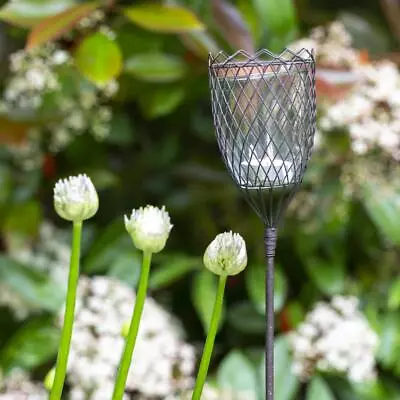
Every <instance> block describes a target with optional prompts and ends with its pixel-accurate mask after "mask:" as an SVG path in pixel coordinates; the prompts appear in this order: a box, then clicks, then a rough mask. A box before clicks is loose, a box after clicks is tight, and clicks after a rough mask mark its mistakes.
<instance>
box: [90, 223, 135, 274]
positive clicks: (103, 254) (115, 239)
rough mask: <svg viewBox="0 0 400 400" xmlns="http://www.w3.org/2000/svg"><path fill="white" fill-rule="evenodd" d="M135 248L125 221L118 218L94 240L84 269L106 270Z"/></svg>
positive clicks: (92, 271) (93, 271)
mask: <svg viewBox="0 0 400 400" xmlns="http://www.w3.org/2000/svg"><path fill="white" fill-rule="evenodd" d="M133 249H134V247H133V243H132V239H131V237H130V236H129V234H128V232H126V230H125V227H124V221H123V219H122V218H118V219H116V220H115V221H113V222H112V223H111V224H109V225H108V226H107V228H106V229H104V231H103V232H102V233H101V235H99V237H98V238H97V239H96V240H95V241H94V243H93V245H92V247H91V249H90V250H89V253H88V254H87V256H86V258H85V260H84V263H83V270H84V271H85V272H86V273H89V274H93V273H99V272H106V271H108V270H109V269H110V268H111V266H112V265H113V263H114V260H115V259H116V258H118V257H119V256H120V255H121V254H124V253H128V254H130V253H132V250H133Z"/></svg>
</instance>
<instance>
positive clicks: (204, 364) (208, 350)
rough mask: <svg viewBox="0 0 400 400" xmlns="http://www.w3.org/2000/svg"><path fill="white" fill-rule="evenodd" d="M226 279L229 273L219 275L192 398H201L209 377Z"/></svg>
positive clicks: (196, 399) (194, 399)
mask: <svg viewBox="0 0 400 400" xmlns="http://www.w3.org/2000/svg"><path fill="white" fill-rule="evenodd" d="M226 279H227V275H221V276H220V277H219V282H218V290H217V296H216V298H215V303H214V309H213V313H212V318H211V324H210V329H209V331H208V335H207V340H206V344H205V345H204V350H203V356H202V357H201V362H200V368H199V373H198V375H197V379H196V385H195V387H194V391H193V396H192V400H200V398H201V393H202V391H203V386H204V383H205V381H206V378H207V372H208V367H209V366H210V360H211V355H212V352H213V348H214V341H215V336H216V335H217V332H218V326H219V322H220V319H221V311H222V305H223V303H224V292H225V285H226Z"/></svg>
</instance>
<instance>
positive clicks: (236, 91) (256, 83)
mask: <svg viewBox="0 0 400 400" xmlns="http://www.w3.org/2000/svg"><path fill="white" fill-rule="evenodd" d="M209 78H210V88H211V105H212V113H213V117H214V125H215V128H216V133H217V141H218V146H219V149H220V151H221V154H222V158H223V160H224V162H225V165H226V167H227V168H228V171H229V173H230V174H231V176H232V178H233V180H234V181H235V183H236V184H237V185H238V186H239V187H240V188H241V190H242V191H243V192H244V194H245V195H246V198H247V200H248V201H249V203H250V204H251V206H252V207H253V208H254V209H255V211H256V212H257V214H258V215H259V216H260V217H261V218H262V219H263V220H264V221H265V223H266V224H267V226H271V227H273V226H276V224H277V223H278V221H279V218H280V216H281V214H282V212H283V211H284V209H285V208H286V206H287V204H288V203H289V201H290V199H291V197H292V196H293V194H294V193H295V192H296V190H297V188H298V187H299V185H300V183H301V182H302V179H303V176H304V173H305V170H306V167H307V163H308V161H309V158H310V155H311V149H312V146H313V141H314V133H315V124H316V96H315V61H314V57H313V54H312V53H310V52H309V51H308V50H306V49H302V50H300V51H298V52H296V53H295V52H292V51H291V50H289V49H285V50H284V51H283V52H282V53H281V54H280V55H274V54H273V53H271V52H270V51H268V50H265V49H263V50H260V51H258V52H257V53H256V54H255V55H249V54H248V53H246V52H245V51H243V50H239V51H237V52H236V53H234V54H233V55H230V56H229V55H226V54H225V53H224V52H220V53H218V54H217V55H216V56H212V55H210V57H209Z"/></svg>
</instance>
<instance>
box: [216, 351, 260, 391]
mask: <svg viewBox="0 0 400 400" xmlns="http://www.w3.org/2000/svg"><path fill="white" fill-rule="evenodd" d="M217 383H218V387H219V388H221V389H222V390H224V389H226V390H229V391H232V392H233V393H235V394H236V393H237V394H242V395H244V396H245V395H248V396H249V397H252V396H255V394H256V393H257V373H256V370H255V368H254V366H253V365H252V364H251V362H250V360H249V359H248V358H247V357H246V356H245V355H244V354H243V353H241V352H239V351H237V350H234V351H231V352H230V353H229V354H228V355H227V356H226V357H225V358H224V359H223V360H222V362H221V365H220V366H219V368H218V372H217Z"/></svg>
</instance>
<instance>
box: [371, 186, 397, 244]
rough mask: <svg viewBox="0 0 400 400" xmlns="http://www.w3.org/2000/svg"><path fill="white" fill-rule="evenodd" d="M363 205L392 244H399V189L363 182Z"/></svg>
mask: <svg viewBox="0 0 400 400" xmlns="http://www.w3.org/2000/svg"><path fill="white" fill-rule="evenodd" d="M363 194H364V197H363V201H364V205H365V207H366V209H367V211H368V213H369V215H370V217H371V219H372V221H373V222H374V223H375V225H376V226H377V227H378V228H379V230H380V231H381V232H382V234H384V235H385V236H386V237H387V238H388V239H389V240H391V241H392V242H393V243H394V244H400V224H399V221H400V191H398V190H395V189H394V188H392V187H389V186H388V185H385V186H384V187H380V186H379V185H378V184H377V183H371V182H370V183H366V182H365V183H364V184H363Z"/></svg>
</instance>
